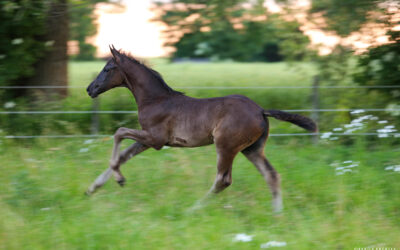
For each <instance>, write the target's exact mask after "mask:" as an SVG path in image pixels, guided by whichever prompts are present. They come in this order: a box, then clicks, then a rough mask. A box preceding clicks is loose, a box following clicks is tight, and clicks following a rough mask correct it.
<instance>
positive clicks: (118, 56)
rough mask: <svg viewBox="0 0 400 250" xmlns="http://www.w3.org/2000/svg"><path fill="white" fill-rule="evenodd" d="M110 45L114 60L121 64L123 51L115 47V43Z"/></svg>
mask: <svg viewBox="0 0 400 250" xmlns="http://www.w3.org/2000/svg"><path fill="white" fill-rule="evenodd" d="M109 47H110V51H111V54H112V56H113V58H114V61H115V62H116V63H117V64H121V62H122V60H123V59H122V56H121V53H120V52H119V51H118V50H116V49H115V47H114V45H109Z"/></svg>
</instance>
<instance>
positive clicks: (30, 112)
mask: <svg viewBox="0 0 400 250" xmlns="http://www.w3.org/2000/svg"><path fill="white" fill-rule="evenodd" d="M282 111H285V112H308V113H309V112H320V113H321V112H398V111H399V112H400V109H396V108H387V109H284V110H282ZM137 113H138V111H137V110H132V111H130V110H91V111H80V110H69V111H57V110H54V111H0V115H8V114H32V115H38V114H137Z"/></svg>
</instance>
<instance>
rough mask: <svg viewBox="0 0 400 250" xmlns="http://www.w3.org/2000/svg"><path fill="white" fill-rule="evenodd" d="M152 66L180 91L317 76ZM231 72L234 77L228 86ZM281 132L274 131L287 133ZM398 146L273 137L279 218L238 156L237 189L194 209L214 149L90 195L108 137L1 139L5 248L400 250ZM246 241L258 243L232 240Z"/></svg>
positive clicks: (92, 67) (136, 164) (178, 156)
mask: <svg viewBox="0 0 400 250" xmlns="http://www.w3.org/2000/svg"><path fill="white" fill-rule="evenodd" d="M102 64H103V63H100V62H94V63H74V64H72V65H71V71H70V72H71V76H70V81H71V83H72V84H73V85H83V84H86V83H87V82H88V81H90V80H91V79H90V78H92V77H91V76H90V73H91V72H92V71H93V72H97V71H99V70H100V69H99V67H100V68H101V65H102ZM155 65H156V68H157V69H158V70H159V71H160V72H162V73H163V75H164V76H165V78H166V79H167V81H168V80H169V81H168V82H172V80H173V79H175V80H176V81H174V83H173V84H171V85H172V86H184V85H185V84H189V83H190V85H191V86H195V85H196V86H199V85H200V84H203V83H205V84H207V85H209V86H220V85H227V86H234V85H235V84H237V85H242V82H241V81H242V80H241V78H240V77H241V75H243V74H246V75H247V77H246V78H243V82H247V83H248V82H249V80H248V79H251V80H252V82H254V85H260V84H271V85H278V84H280V83H282V85H295V84H300V83H299V82H303V81H304V82H305V84H307V83H308V84H309V83H310V79H311V72H312V69H311V68H308V69H307V70H306V72H309V73H307V74H306V73H302V72H304V71H300V72H299V71H295V70H293V69H287V68H286V66H285V65H284V64H272V65H266V64H235V63H226V64H198V65H197V64H172V65H171V64H165V63H162V62H161V63H159V64H155ZM306 68H307V67H306ZM227 71H229V75H230V76H231V75H232V74H237V75H235V76H234V77H232V79H229V80H226V79H228V78H227V77H226V76H227V75H228V74H226V73H227ZM241 71H242V72H243V73H240V72H241ZM182 72H185V74H183V73H182ZM224 72H225V73H224ZM274 74H275V75H274ZM249 75H250V76H249ZM253 76H254V77H253ZM207 79H208V80H207ZM224 79H225V80H226V82H223V81H224ZM246 79H247V80H246ZM265 79H266V80H265ZM274 79H275V80H274ZM279 79H280V80H279ZM293 79H297V80H296V82H293ZM207 81H209V82H207ZM274 81H276V82H274ZM249 85H250V84H249ZM199 94H201V93H199ZM293 95H295V94H293ZM117 98H118V99H117ZM87 99H88V97H86V96H85V94H84V93H81V92H79V91H77V90H73V92H72V93H71V96H70V97H69V99H68V100H66V102H67V103H68V104H69V105H75V106H76V108H77V109H78V108H82V106H85V105H86V106H89V105H90V104H91V102H90V99H89V100H87ZM120 99H124V101H125V99H127V100H126V101H125V102H126V103H127V104H132V100H131V99H130V95H129V94H128V93H126V91H124V90H115V91H114V92H111V93H107V94H106V95H105V96H104V97H103V99H102V105H105V106H103V108H104V109H107V110H112V109H113V108H114V107H113V106H111V107H110V106H107V104H108V105H111V104H112V103H113V102H115V101H116V100H120ZM293 105H295V104H293ZM37 119H40V118H39V117H38V118H37ZM275 124H278V123H273V124H272V125H273V126H272V128H271V132H272V133H276V132H279V127H277V126H275ZM299 131H301V130H300V129H298V130H297V132H299ZM70 132H73V130H71V131H70ZM393 142H394V141H393V140H387V139H385V138H383V139H379V140H376V141H375V142H374V143H372V142H371V141H368V142H367V141H364V140H362V139H359V140H356V141H354V142H352V143H348V144H347V145H344V144H339V143H338V142H335V141H321V142H320V143H319V144H318V145H313V144H311V140H309V138H307V139H304V138H297V139H282V138H279V137H272V138H270V139H269V142H268V143H267V147H266V149H265V152H266V155H267V157H268V158H269V160H270V161H271V163H272V164H273V165H274V166H275V167H276V169H277V170H278V172H279V173H280V174H281V177H282V188H283V198H284V205H285V209H284V211H283V212H282V213H281V214H279V215H276V214H273V213H271V206H270V193H269V190H268V189H267V186H266V184H265V183H264V180H263V178H262V177H261V175H260V174H259V173H258V172H257V170H256V169H255V168H254V167H253V166H252V165H251V163H250V162H248V161H247V160H246V159H245V158H244V157H243V156H242V155H239V156H238V157H237V158H236V159H235V162H234V166H233V185H232V186H231V187H229V188H228V189H226V190H225V191H224V192H223V193H221V194H219V195H218V196H216V197H214V198H213V199H211V200H210V201H209V202H208V203H207V204H205V205H204V207H203V208H201V209H199V210H196V211H195V212H191V211H190V210H189V208H190V207H191V206H192V205H193V204H194V203H195V202H196V201H197V200H198V199H200V198H201V197H202V196H203V195H204V194H205V193H206V192H207V191H208V189H209V188H210V187H211V185H212V183H213V180H214V177H215V172H216V167H215V162H216V154H215V150H214V146H212V145H211V146H207V147H201V148H193V149H179V148H166V149H163V150H161V151H155V150H152V149H150V150H148V151H145V152H144V153H142V154H140V155H138V156H136V157H135V158H133V159H132V160H131V161H129V162H128V163H127V164H126V165H124V166H123V167H122V172H123V173H124V175H125V177H126V178H127V184H126V186H125V187H124V188H120V187H119V186H118V185H117V184H116V183H115V182H114V181H113V180H110V181H109V182H108V183H107V184H106V185H105V186H104V187H103V189H101V190H100V191H99V192H98V193H96V194H95V195H94V196H92V197H86V196H84V195H83V193H84V191H85V190H86V188H87V187H88V186H89V184H90V183H91V182H92V181H93V180H94V179H95V178H96V177H97V175H99V174H100V173H101V172H102V171H103V170H104V169H105V168H106V167H107V163H108V161H109V156H110V155H111V148H112V140H111V138H104V139H96V140H86V139H41V140H36V141H18V140H14V141H12V140H6V139H1V140H0V164H1V165H0V166H1V170H2V171H1V172H0V249H55V248H57V249H260V246H261V244H263V243H266V242H270V241H279V242H285V243H286V246H285V247H276V249H354V248H361V247H364V248H365V247H370V248H373V247H376V248H377V247H392V248H394V247H396V248H400V237H399V235H400V195H399V194H400V173H399V172H396V171H394V169H395V168H392V169H390V168H387V167H388V166H393V165H399V162H400V153H399V152H400V146H399V145H398V143H397V144H395V143H393ZM129 143H131V142H129V141H125V142H124V146H125V147H126V146H128V145H129ZM349 161H352V162H351V163H350V162H349ZM349 165H353V166H352V167H350V166H349ZM350 169H351V170H352V171H350ZM346 171H347V172H346ZM240 233H244V234H247V235H252V236H253V238H252V240H251V241H249V242H235V241H234V238H235V236H236V235H237V234H240ZM273 249H275V248H273Z"/></svg>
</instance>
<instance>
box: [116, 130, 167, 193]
mask: <svg viewBox="0 0 400 250" xmlns="http://www.w3.org/2000/svg"><path fill="white" fill-rule="evenodd" d="M123 139H131V140H135V141H137V142H139V143H140V144H142V145H145V146H146V147H147V148H149V147H153V148H155V149H161V148H162V146H163V145H164V144H163V143H162V142H160V141H159V140H157V139H155V138H154V137H152V136H151V135H150V133H149V132H147V131H145V130H137V129H129V128H119V129H118V130H117V132H116V133H115V134H114V147H113V152H112V155H111V160H110V168H111V169H112V171H113V173H114V176H115V180H116V181H117V182H118V183H119V184H120V185H121V186H123V185H124V183H125V178H124V176H123V175H122V174H121V171H120V170H119V167H120V163H119V148H120V145H121V142H122V140H123ZM147 148H146V149H147Z"/></svg>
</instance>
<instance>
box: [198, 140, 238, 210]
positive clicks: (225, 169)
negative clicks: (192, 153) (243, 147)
mask: <svg viewBox="0 0 400 250" xmlns="http://www.w3.org/2000/svg"><path fill="white" fill-rule="evenodd" d="M236 154H237V152H235V151H231V150H226V149H221V148H218V147H217V176H216V177H215V181H214V184H213V185H212V187H211V189H210V190H209V191H208V193H207V194H206V195H205V196H204V197H203V198H202V199H200V200H198V201H197V202H196V203H195V205H194V206H193V207H192V209H197V208H199V207H201V206H202V204H203V203H204V201H205V200H206V199H207V198H208V197H210V196H211V195H212V194H217V193H219V192H222V191H223V190H224V189H225V188H227V187H229V186H230V185H231V184H232V163H233V159H234V158H235V156H236Z"/></svg>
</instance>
